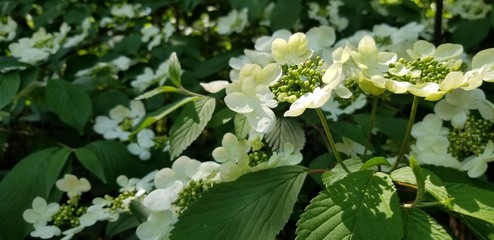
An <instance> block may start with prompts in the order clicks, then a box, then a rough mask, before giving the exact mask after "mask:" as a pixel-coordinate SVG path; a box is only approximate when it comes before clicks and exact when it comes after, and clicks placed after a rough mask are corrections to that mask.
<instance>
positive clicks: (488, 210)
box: [446, 183, 494, 224]
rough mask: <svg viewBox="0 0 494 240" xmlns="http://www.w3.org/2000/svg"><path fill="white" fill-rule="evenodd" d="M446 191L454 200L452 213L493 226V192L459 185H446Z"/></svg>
mask: <svg viewBox="0 0 494 240" xmlns="http://www.w3.org/2000/svg"><path fill="white" fill-rule="evenodd" d="M446 189H448V193H449V194H450V195H451V196H452V197H453V198H454V200H453V208H452V209H451V210H452V211H454V212H457V213H460V214H463V215H466V216H470V217H474V218H477V219H480V220H483V221H486V222H489V223H491V224H494V201H493V199H494V191H489V190H485V189H481V188H477V187H473V186H470V185H467V184H459V183H446Z"/></svg>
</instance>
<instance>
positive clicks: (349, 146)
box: [336, 137, 365, 157]
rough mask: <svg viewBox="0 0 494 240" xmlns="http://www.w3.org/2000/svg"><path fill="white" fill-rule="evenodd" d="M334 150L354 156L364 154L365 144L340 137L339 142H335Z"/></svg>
mask: <svg viewBox="0 0 494 240" xmlns="http://www.w3.org/2000/svg"><path fill="white" fill-rule="evenodd" d="M336 150H338V151H339V152H342V153H344V154H346V155H347V156H349V157H356V156H357V155H363V154H364V152H365V146H364V145H362V144H360V143H357V142H355V141H353V140H351V139H349V138H346V137H342V138H341V142H338V143H336Z"/></svg>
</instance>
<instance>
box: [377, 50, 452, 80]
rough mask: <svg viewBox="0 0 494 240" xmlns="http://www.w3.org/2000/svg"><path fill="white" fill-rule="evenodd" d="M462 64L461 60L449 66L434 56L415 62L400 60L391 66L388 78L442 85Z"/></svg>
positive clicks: (415, 60)
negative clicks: (449, 74) (447, 76)
mask: <svg viewBox="0 0 494 240" xmlns="http://www.w3.org/2000/svg"><path fill="white" fill-rule="evenodd" d="M461 64H462V63H461V61H459V60H458V61H454V62H450V63H448V64H447V63H444V62H438V61H437V60H435V59H434V57H432V56H428V57H424V58H416V59H413V60H406V59H404V58H400V59H399V60H398V61H397V62H395V63H391V64H389V67H390V69H389V70H388V72H387V73H386V77H387V78H388V79H392V80H395V81H402V82H409V83H412V84H420V83H432V82H433V83H437V84H440V83H441V82H442V81H443V80H444V78H445V77H446V75H448V73H450V72H452V71H457V70H459V69H460V68H461Z"/></svg>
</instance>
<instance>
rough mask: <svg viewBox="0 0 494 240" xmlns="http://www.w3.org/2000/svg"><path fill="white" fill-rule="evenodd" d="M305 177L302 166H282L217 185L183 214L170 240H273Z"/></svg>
mask: <svg viewBox="0 0 494 240" xmlns="http://www.w3.org/2000/svg"><path fill="white" fill-rule="evenodd" d="M306 175H307V169H306V168H304V167H302V166H283V167H278V168H274V169H268V170H263V171H259V172H254V173H249V174H246V175H244V176H242V177H240V178H239V179H237V180H236V181H234V182H226V183H219V184H217V185H215V186H214V187H213V188H211V189H209V190H208V191H206V192H204V193H202V195H201V197H200V198H198V199H197V200H196V202H194V203H193V204H192V205H191V206H189V207H188V208H187V209H186V210H185V212H184V213H183V214H182V215H181V216H180V217H179V220H178V222H177V223H176V224H175V228H174V229H173V230H172V232H171V239H180V240H188V239H191V240H197V239H218V240H223V239H235V240H243V239H246V240H247V239H274V238H275V236H276V234H278V232H279V231H280V229H281V228H282V227H283V226H284V225H285V223H286V222H287V221H288V218H289V217H290V213H291V212H292V209H293V206H294V204H295V202H296V200H297V196H298V193H299V191H300V189H301V187H302V184H303V182H304V179H305V176H306ZM206 219H207V220H206Z"/></svg>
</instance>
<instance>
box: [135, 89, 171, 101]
mask: <svg viewBox="0 0 494 240" xmlns="http://www.w3.org/2000/svg"><path fill="white" fill-rule="evenodd" d="M177 92H180V90H179V89H178V88H176V87H172V86H161V87H157V88H155V89H153V90H151V91H149V92H145V93H144V94H142V95H140V96H138V97H136V100H143V99H148V98H150V97H152V96H154V95H156V94H160V93H177Z"/></svg>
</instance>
